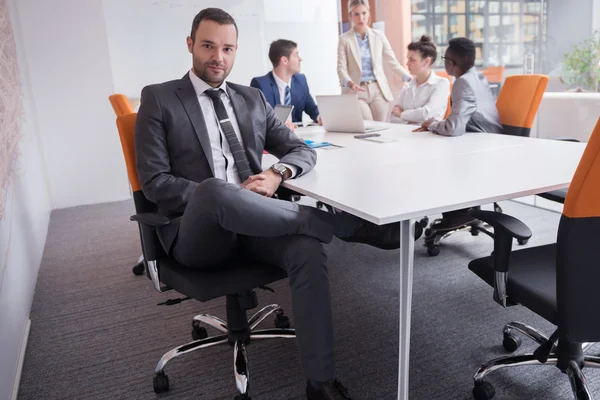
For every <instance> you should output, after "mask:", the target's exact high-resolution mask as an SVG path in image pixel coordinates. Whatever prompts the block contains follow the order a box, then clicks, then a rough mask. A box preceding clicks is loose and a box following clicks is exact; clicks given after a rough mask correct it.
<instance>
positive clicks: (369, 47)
mask: <svg viewBox="0 0 600 400" xmlns="http://www.w3.org/2000/svg"><path fill="white" fill-rule="evenodd" d="M348 13H349V15H350V21H351V22H352V29H351V30H349V31H348V32H346V33H344V34H343V35H341V36H340V41H339V44H338V66H337V72H338V76H339V78H340V84H341V85H342V92H343V93H357V95H358V99H359V101H360V109H361V112H362V115H363V119H366V120H375V121H385V120H386V118H387V116H388V113H389V110H390V102H391V101H393V100H394V96H393V94H392V90H391V89H390V85H389V83H388V81H387V78H386V77H385V73H384V71H383V66H384V64H386V65H388V66H389V67H390V68H391V70H392V71H394V73H396V74H398V75H400V76H401V77H402V79H403V80H410V78H411V75H410V73H409V72H408V71H407V70H406V69H405V68H404V67H403V66H402V65H401V64H400V63H399V62H398V60H397V59H396V56H395V54H394V51H393V50H392V47H391V46H390V42H388V40H387V38H386V37H385V35H384V33H383V32H381V31H378V30H375V29H371V28H369V25H368V24H369V18H370V9H369V0H349V1H348Z"/></svg>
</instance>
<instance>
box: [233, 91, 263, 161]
mask: <svg viewBox="0 0 600 400" xmlns="http://www.w3.org/2000/svg"><path fill="white" fill-rule="evenodd" d="M227 91H228V92H229V98H230V100H231V105H232V106H233V111H234V112H235V118H236V119H237V123H238V126H239V128H240V133H241V134H242V140H243V141H244V147H245V148H246V155H247V158H248V161H249V162H250V167H251V168H252V170H253V171H260V170H261V166H260V165H258V158H257V157H256V155H257V153H256V139H255V138H254V127H253V126H252V118H251V116H250V111H248V106H247V105H246V100H244V98H243V97H242V95H240V94H239V93H238V92H236V91H235V90H234V89H233V88H232V87H231V86H230V85H229V84H227Z"/></svg>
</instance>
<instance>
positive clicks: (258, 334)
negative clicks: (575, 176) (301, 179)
mask: <svg viewBox="0 0 600 400" xmlns="http://www.w3.org/2000/svg"><path fill="white" fill-rule="evenodd" d="M136 118H137V113H129V114H124V115H120V116H118V117H117V127H118V129H119V136H120V139H121V146H122V148H123V156H124V157H125V163H126V164H127V174H128V177H129V183H130V185H131V189H132V191H133V203H134V206H135V211H136V215H134V216H132V217H131V218H130V219H131V220H132V221H136V222H137V223H138V225H139V231H140V239H141V244H142V251H143V254H144V259H145V264H146V267H147V275H148V277H149V278H150V279H151V280H152V283H153V284H154V288H155V289H156V290H157V291H159V292H165V291H167V290H175V291H176V292H178V293H181V294H182V295H184V296H186V297H184V298H183V299H181V298H180V299H178V300H176V302H177V301H183V300H187V299H194V300H198V301H200V302H206V301H209V300H213V299H217V298H221V297H225V298H226V301H225V303H226V304H227V313H226V315H227V320H226V321H224V320H222V319H221V318H218V317H215V316H212V315H209V314H199V315H196V316H195V317H194V319H193V322H192V329H193V330H192V339H193V341H192V342H188V343H186V344H184V345H181V346H179V347H176V348H174V349H172V350H170V351H168V352H167V353H165V355H164V356H163V357H162V358H161V359H160V361H159V362H158V365H157V366H156V369H155V373H156V375H155V377H154V391H155V392H156V393H162V392H166V391H168V390H169V378H168V376H167V375H166V374H165V372H164V368H165V366H166V365H167V363H169V362H171V361H172V360H173V359H175V358H176V357H179V356H182V355H184V354H187V353H190V352H193V351H196V350H201V349H204V348H208V347H212V346H215V345H231V346H232V347H233V349H234V351H233V357H234V360H233V364H234V375H235V381H236V386H237V390H238V392H240V394H239V395H238V397H236V398H240V399H249V398H250V396H248V388H249V372H248V356H247V352H246V346H249V345H250V343H255V342H256V341H258V340H257V339H261V341H262V340H263V339H279V338H283V339H295V338H296V333H295V330H294V329H290V322H289V318H288V317H286V316H285V315H284V313H283V309H282V308H281V307H280V306H279V305H277V304H270V305H267V306H265V307H263V308H262V309H261V310H259V311H258V312H256V313H255V314H254V315H252V316H249V315H248V313H247V311H248V310H250V309H253V308H255V307H257V306H258V300H257V297H256V292H255V290H256V289H257V288H263V287H265V286H266V285H269V284H271V283H273V282H276V281H279V280H281V279H284V278H286V277H287V274H286V272H285V270H284V269H282V268H279V267H276V266H272V265H266V264H262V263H259V262H254V261H252V260H246V259H244V258H236V259H234V260H232V261H231V262H230V263H227V264H221V265H215V266H214V267H213V268H210V267H207V268H202V269H197V268H187V267H184V266H183V265H180V264H179V263H178V262H177V261H176V260H175V259H173V258H172V257H170V256H169V255H168V254H166V253H165V252H164V250H163V248H162V246H161V244H160V242H159V239H158V235H157V234H156V228H157V227H161V226H165V225H168V224H169V223H170V220H169V218H168V217H166V216H164V215H162V214H158V213H156V212H155V210H156V205H155V204H154V203H152V202H151V201H149V200H148V199H147V198H146V197H145V196H144V193H143V192H142V190H141V185H140V180H139V176H138V173H137V169H136V162H135V148H134V134H135V133H134V132H135V124H136ZM163 304H165V303H163ZM166 304H169V302H167V303H166ZM273 314H274V315H275V321H274V322H275V327H276V329H262V330H261V329H257V327H258V326H259V324H260V323H261V322H262V321H263V320H264V319H265V318H267V317H269V316H270V315H273ZM204 325H208V326H211V327H213V328H215V329H216V330H217V331H219V335H217V336H210V337H209V336H208V332H207V330H206V328H205V327H204ZM205 375H209V374H208V373H207V374H205ZM207 379H210V378H207Z"/></svg>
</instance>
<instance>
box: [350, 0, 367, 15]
mask: <svg viewBox="0 0 600 400" xmlns="http://www.w3.org/2000/svg"><path fill="white" fill-rule="evenodd" d="M358 6H365V7H367V11H369V12H371V7H369V0H348V14H350V13H351V12H352V10H354V9H355V8H356V7H358Z"/></svg>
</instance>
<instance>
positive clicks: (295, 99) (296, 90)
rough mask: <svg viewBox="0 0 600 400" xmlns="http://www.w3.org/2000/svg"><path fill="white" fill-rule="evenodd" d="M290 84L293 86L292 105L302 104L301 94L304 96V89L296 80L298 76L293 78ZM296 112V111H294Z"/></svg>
mask: <svg viewBox="0 0 600 400" xmlns="http://www.w3.org/2000/svg"><path fill="white" fill-rule="evenodd" d="M290 84H291V85H292V104H300V94H302V92H303V88H301V87H300V82H299V79H298V78H296V75H293V76H292V79H291V81H290ZM294 111H296V110H295V109H294Z"/></svg>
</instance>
